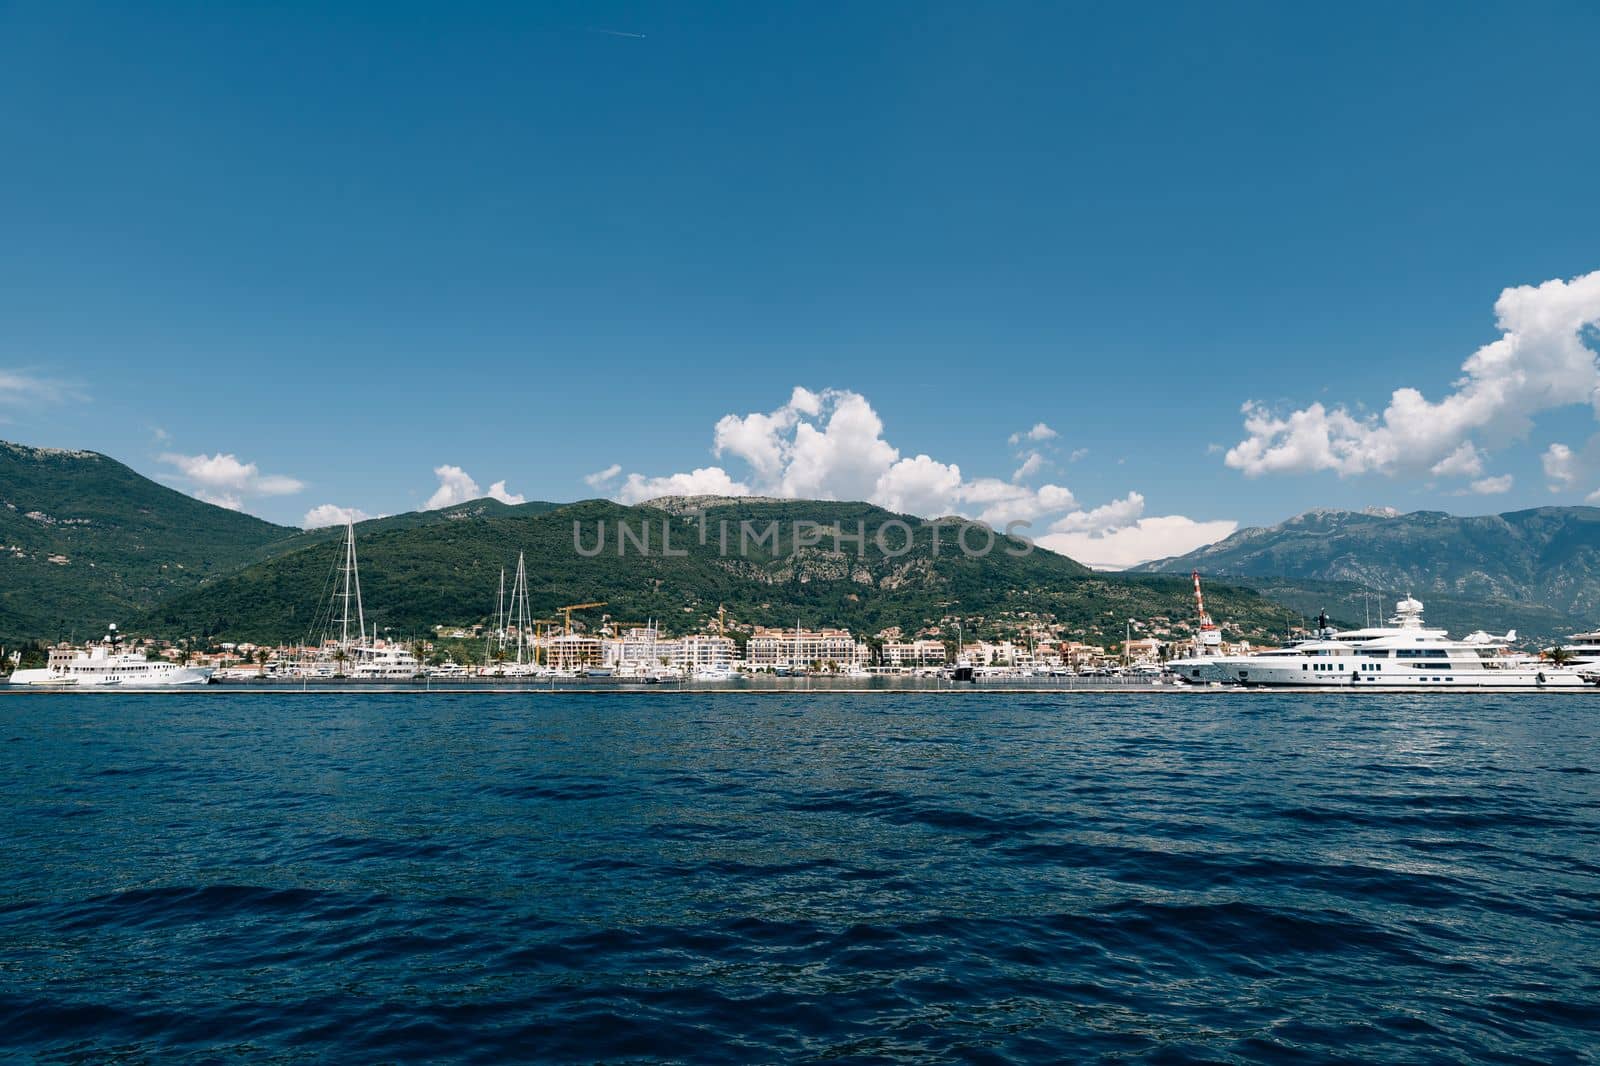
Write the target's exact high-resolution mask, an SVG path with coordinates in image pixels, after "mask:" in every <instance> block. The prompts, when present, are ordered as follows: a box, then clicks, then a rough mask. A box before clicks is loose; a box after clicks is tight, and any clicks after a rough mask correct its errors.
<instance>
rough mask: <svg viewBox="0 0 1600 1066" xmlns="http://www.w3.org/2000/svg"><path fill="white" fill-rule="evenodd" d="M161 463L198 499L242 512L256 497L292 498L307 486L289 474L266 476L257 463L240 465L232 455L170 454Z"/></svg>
mask: <svg viewBox="0 0 1600 1066" xmlns="http://www.w3.org/2000/svg"><path fill="white" fill-rule="evenodd" d="M161 461H162V462H163V463H166V464H167V465H168V466H172V467H175V468H176V469H177V471H178V475H177V478H176V479H175V480H177V481H180V482H183V483H186V484H187V486H188V488H189V490H190V492H192V493H193V495H194V497H195V498H196V499H200V500H204V501H205V502H207V503H211V504H215V505H217V506H218V507H226V508H227V509H228V510H230V511H242V510H243V509H244V503H245V500H246V499H249V498H250V497H254V496H292V495H293V494H295V493H297V492H299V491H301V490H302V489H304V488H305V487H306V486H305V482H303V481H301V480H300V479H298V478H292V477H289V476H288V475H286V474H263V473H262V472H261V469H260V468H259V467H257V466H256V464H255V463H246V462H241V461H240V459H239V457H238V456H236V455H233V454H232V453H223V452H218V453H217V454H215V455H204V454H202V455H182V454H179V453H177V452H167V453H165V454H163V455H162V456H161Z"/></svg>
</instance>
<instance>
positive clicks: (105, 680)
mask: <svg viewBox="0 0 1600 1066" xmlns="http://www.w3.org/2000/svg"><path fill="white" fill-rule="evenodd" d="M210 679H211V668H210V667H208V666H181V665H179V664H178V663H174V662H168V661H167V660H166V659H146V658H145V657H144V655H142V654H140V653H138V652H125V651H123V650H122V636H121V635H120V634H119V633H118V632H117V627H116V626H115V625H113V626H112V627H111V628H110V630H109V631H107V633H106V635H105V636H104V637H103V638H102V639H101V640H100V641H99V643H96V644H90V645H89V646H88V647H86V648H73V647H60V648H51V649H50V655H49V658H48V659H47V660H46V662H45V665H44V667H43V668H40V669H31V670H16V671H13V672H12V674H11V684H13V685H32V686H35V687H38V688H170V687H172V686H175V685H203V684H205V683H206V682H207V681H209V680H210Z"/></svg>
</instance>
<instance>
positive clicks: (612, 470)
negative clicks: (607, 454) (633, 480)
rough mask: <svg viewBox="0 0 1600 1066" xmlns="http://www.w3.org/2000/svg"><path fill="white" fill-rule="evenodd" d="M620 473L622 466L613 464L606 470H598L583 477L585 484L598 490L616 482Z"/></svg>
mask: <svg viewBox="0 0 1600 1066" xmlns="http://www.w3.org/2000/svg"><path fill="white" fill-rule="evenodd" d="M620 473H622V464H621V463H612V464H611V465H610V466H608V467H606V468H605V469H604V470H596V471H595V472H594V473H592V474H585V475H584V476H583V483H584V484H585V485H588V486H589V487H590V488H591V489H597V488H599V487H600V486H602V485H605V484H607V483H608V482H612V481H615V480H616V479H617V475H618V474H620Z"/></svg>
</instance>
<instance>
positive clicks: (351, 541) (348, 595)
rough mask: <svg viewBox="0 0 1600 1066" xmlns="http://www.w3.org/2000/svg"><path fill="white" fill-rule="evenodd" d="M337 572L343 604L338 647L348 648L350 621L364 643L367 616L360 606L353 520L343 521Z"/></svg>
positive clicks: (359, 572)
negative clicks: (341, 561)
mask: <svg viewBox="0 0 1600 1066" xmlns="http://www.w3.org/2000/svg"><path fill="white" fill-rule="evenodd" d="M339 572H340V582H339V592H338V593H337V595H338V596H339V599H340V600H341V601H342V605H343V610H342V611H341V613H340V616H339V647H340V648H342V649H345V650H349V648H350V623H351V622H352V621H353V622H355V623H356V632H357V633H359V634H360V641H361V643H366V639H367V616H366V614H365V613H364V612H363V611H362V607H361V569H360V567H359V566H357V565H356V526H355V523H354V522H353V521H351V522H346V523H345V538H344V565H342V566H340V567H339ZM351 599H354V600H355V603H356V616H355V618H353V619H352V618H351V617H350V601H351Z"/></svg>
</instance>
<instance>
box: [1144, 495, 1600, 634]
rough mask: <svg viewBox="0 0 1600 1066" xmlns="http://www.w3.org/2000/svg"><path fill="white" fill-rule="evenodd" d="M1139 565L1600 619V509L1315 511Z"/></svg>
mask: <svg viewBox="0 0 1600 1066" xmlns="http://www.w3.org/2000/svg"><path fill="white" fill-rule="evenodd" d="M1137 569H1139V570H1143V571H1147V572H1150V573H1184V572H1187V571H1189V570H1199V571H1200V572H1201V573H1202V574H1212V575H1216V576H1219V577H1222V576H1226V577H1230V578H1254V579H1272V580H1271V583H1272V584H1273V585H1274V586H1277V587H1279V588H1282V587H1284V586H1286V585H1292V584H1294V583H1301V582H1337V583H1343V584H1347V585H1355V586H1360V587H1363V588H1367V589H1372V590H1374V591H1378V592H1382V593H1401V592H1412V593H1415V594H1416V595H1417V596H1419V597H1421V598H1423V599H1424V600H1426V599H1427V597H1428V596H1429V595H1430V594H1432V595H1436V596H1445V597H1450V598H1452V599H1454V600H1455V601H1457V602H1459V601H1464V600H1470V601H1480V602H1484V603H1486V604H1488V603H1491V602H1498V603H1501V604H1505V603H1515V604H1521V605H1526V606H1527V607H1529V608H1537V609H1541V610H1545V611H1551V612H1557V614H1558V615H1564V616H1567V617H1569V618H1571V619H1572V620H1574V621H1575V622H1577V623H1584V622H1586V621H1587V620H1600V508H1595V507H1536V508H1534V509H1532V510H1529V511H1511V512H1508V513H1506V514H1498V515H1483V516H1480V517H1473V518H1461V517H1457V516H1455V515H1449V514H1444V513H1443V512H1440V511H1415V512H1412V513H1411V514H1396V513H1393V512H1391V511H1365V512H1362V511H1320V510H1319V511H1308V512H1306V513H1305V514H1302V515H1297V516H1296V517H1294V518H1291V519H1289V520H1288V521H1287V522H1283V523H1280V524H1279V525H1276V526H1267V527H1253V528H1250V529H1242V530H1240V531H1239V532H1237V533H1235V534H1234V535H1233V536H1231V537H1228V538H1227V539H1226V540H1222V541H1218V542H1217V543H1216V544H1212V545H1209V546H1208V547H1205V548H1201V549H1199V550H1198V551H1193V552H1190V553H1189V554H1188V555H1180V556H1177V557H1176V558H1172V559H1161V560H1157V561H1156V562H1152V563H1145V564H1144V565H1142V566H1140V567H1137ZM1250 583H1251V584H1256V585H1257V586H1258V587H1259V585H1260V582H1250Z"/></svg>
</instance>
